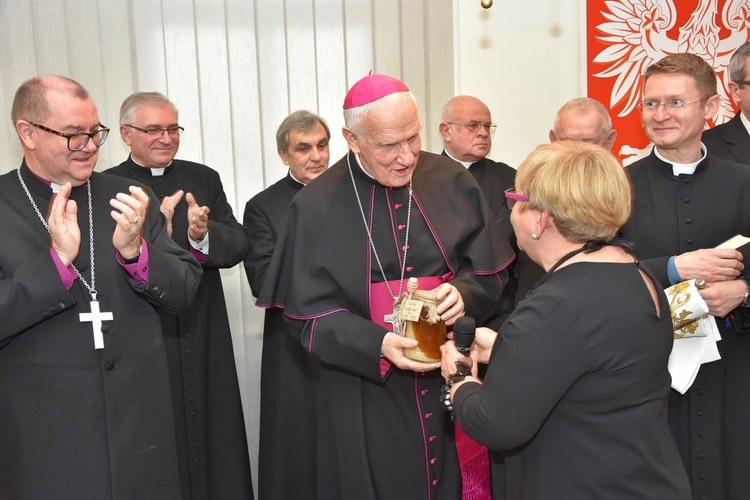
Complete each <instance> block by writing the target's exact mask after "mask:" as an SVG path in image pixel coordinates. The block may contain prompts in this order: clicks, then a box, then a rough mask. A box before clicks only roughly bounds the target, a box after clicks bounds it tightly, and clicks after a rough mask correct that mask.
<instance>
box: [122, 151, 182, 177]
mask: <svg viewBox="0 0 750 500" xmlns="http://www.w3.org/2000/svg"><path fill="white" fill-rule="evenodd" d="M130 159H131V160H133V163H135V164H136V165H138V166H139V167H143V168H148V169H149V170H150V171H151V176H152V177H160V176H162V175H164V171H165V170H166V169H167V167H168V166H169V165H171V164H172V162H171V161H170V162H169V165H167V167H159V168H156V167H154V168H151V167H147V166H146V165H141V164H140V163H138V161H137V160H136V159H135V158H133V153H130Z"/></svg>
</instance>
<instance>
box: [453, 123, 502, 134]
mask: <svg viewBox="0 0 750 500" xmlns="http://www.w3.org/2000/svg"><path fill="white" fill-rule="evenodd" d="M448 125H459V126H461V127H463V128H465V129H466V130H468V131H469V132H476V131H478V130H479V129H480V128H481V127H484V129H485V130H486V131H487V132H488V133H490V134H494V133H495V130H497V124H495V123H492V122H485V123H482V122H475V121H471V122H466V123H455V122H448Z"/></svg>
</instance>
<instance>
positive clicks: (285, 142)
mask: <svg viewBox="0 0 750 500" xmlns="http://www.w3.org/2000/svg"><path fill="white" fill-rule="evenodd" d="M318 125H322V126H323V128H324V129H325V131H326V137H327V138H328V139H330V138H331V131H330V129H329V128H328V124H327V123H326V121H325V120H324V119H323V118H321V117H320V116H318V115H316V114H315V113H311V112H310V111H307V110H304V109H300V110H298V111H295V112H294V113H292V114H291V115H289V116H287V117H286V118H284V121H283V122H281V125H279V128H278V130H276V147H277V148H278V149H279V151H287V148H288V147H289V132H290V131H292V130H298V131H300V132H310V131H311V130H312V129H314V128H315V127H317V126H318Z"/></svg>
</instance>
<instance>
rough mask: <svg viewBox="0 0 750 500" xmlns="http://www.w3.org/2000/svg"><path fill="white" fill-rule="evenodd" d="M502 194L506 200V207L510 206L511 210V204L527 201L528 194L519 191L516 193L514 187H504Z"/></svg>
mask: <svg viewBox="0 0 750 500" xmlns="http://www.w3.org/2000/svg"><path fill="white" fill-rule="evenodd" d="M503 195H504V196H505V199H506V200H508V208H510V209H511V210H513V206H514V205H515V204H516V202H517V201H529V197H528V196H526V195H523V194H521V193H516V188H515V187H512V188H508V189H506V190H505V191H503Z"/></svg>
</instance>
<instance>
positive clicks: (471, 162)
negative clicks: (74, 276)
mask: <svg viewBox="0 0 750 500" xmlns="http://www.w3.org/2000/svg"><path fill="white" fill-rule="evenodd" d="M443 151H445V155H446V156H447V157H448V158H450V159H451V160H453V161H457V162H458V163H460V164H461V165H463V166H464V167H466V168H469V167H470V166H472V165H473V164H474V163H476V162H473V161H461V160H459V159H458V158H454V157H453V155H452V154H450V152H448V150H447V149H444V150H443Z"/></svg>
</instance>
